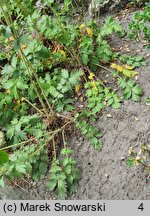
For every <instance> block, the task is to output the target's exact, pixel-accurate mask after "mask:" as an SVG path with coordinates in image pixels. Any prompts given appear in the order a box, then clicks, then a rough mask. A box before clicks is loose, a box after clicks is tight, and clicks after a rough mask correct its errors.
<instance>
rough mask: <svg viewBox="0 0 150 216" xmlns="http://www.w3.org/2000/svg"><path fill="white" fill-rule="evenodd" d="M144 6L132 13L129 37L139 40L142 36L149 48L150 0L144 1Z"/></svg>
mask: <svg viewBox="0 0 150 216" xmlns="http://www.w3.org/2000/svg"><path fill="white" fill-rule="evenodd" d="M145 4H146V6H145V7H144V10H143V11H140V12H139V11H138V12H136V13H135V14H134V19H133V21H132V22H131V23H130V24H129V29H130V30H131V31H130V33H129V37H130V38H131V39H136V40H141V38H143V36H144V39H145V40H146V42H147V44H146V45H147V46H148V47H149V48H150V28H149V22H150V2H149V1H146V3H145Z"/></svg>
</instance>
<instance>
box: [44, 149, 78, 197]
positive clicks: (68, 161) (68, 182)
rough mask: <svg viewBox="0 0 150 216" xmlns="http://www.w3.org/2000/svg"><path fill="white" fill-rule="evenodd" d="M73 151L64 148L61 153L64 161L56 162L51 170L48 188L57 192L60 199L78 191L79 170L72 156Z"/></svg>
mask: <svg viewBox="0 0 150 216" xmlns="http://www.w3.org/2000/svg"><path fill="white" fill-rule="evenodd" d="M71 154H72V150H71V149H69V148H64V149H63V150H62V151H61V155H62V157H63V158H62V160H56V159H55V160H54V161H53V163H52V167H51V170H50V180H49V182H48V183H47V188H48V189H49V190H50V191H53V190H56V192H57V194H58V196H59V198H61V199H64V198H65V197H66V196H67V193H68V192H69V193H74V192H75V191H76V183H77V182H78V180H79V170H78V169H77V168H76V162H75V160H73V159H72V158H71V157H70V155H71Z"/></svg>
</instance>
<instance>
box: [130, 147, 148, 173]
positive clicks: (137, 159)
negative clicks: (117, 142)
mask: <svg viewBox="0 0 150 216" xmlns="http://www.w3.org/2000/svg"><path fill="white" fill-rule="evenodd" d="M129 155H130V157H129V158H128V160H127V165H128V166H129V167H132V166H139V165H141V166H142V167H144V169H146V171H148V173H149V172H150V161H149V156H150V145H141V146H140V147H139V149H135V148H133V147H130V148H129Z"/></svg>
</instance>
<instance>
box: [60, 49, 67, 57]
mask: <svg viewBox="0 0 150 216" xmlns="http://www.w3.org/2000/svg"><path fill="white" fill-rule="evenodd" d="M58 51H59V52H60V53H61V54H62V55H63V56H64V58H66V53H65V51H64V50H61V49H59V50H58Z"/></svg>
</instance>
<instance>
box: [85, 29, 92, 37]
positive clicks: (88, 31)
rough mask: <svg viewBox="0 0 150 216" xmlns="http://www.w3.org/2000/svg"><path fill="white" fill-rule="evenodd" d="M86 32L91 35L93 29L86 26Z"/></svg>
mask: <svg viewBox="0 0 150 216" xmlns="http://www.w3.org/2000/svg"><path fill="white" fill-rule="evenodd" d="M86 32H87V34H88V35H89V36H90V37H92V36H93V31H92V29H90V28H88V27H87V28H86Z"/></svg>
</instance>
